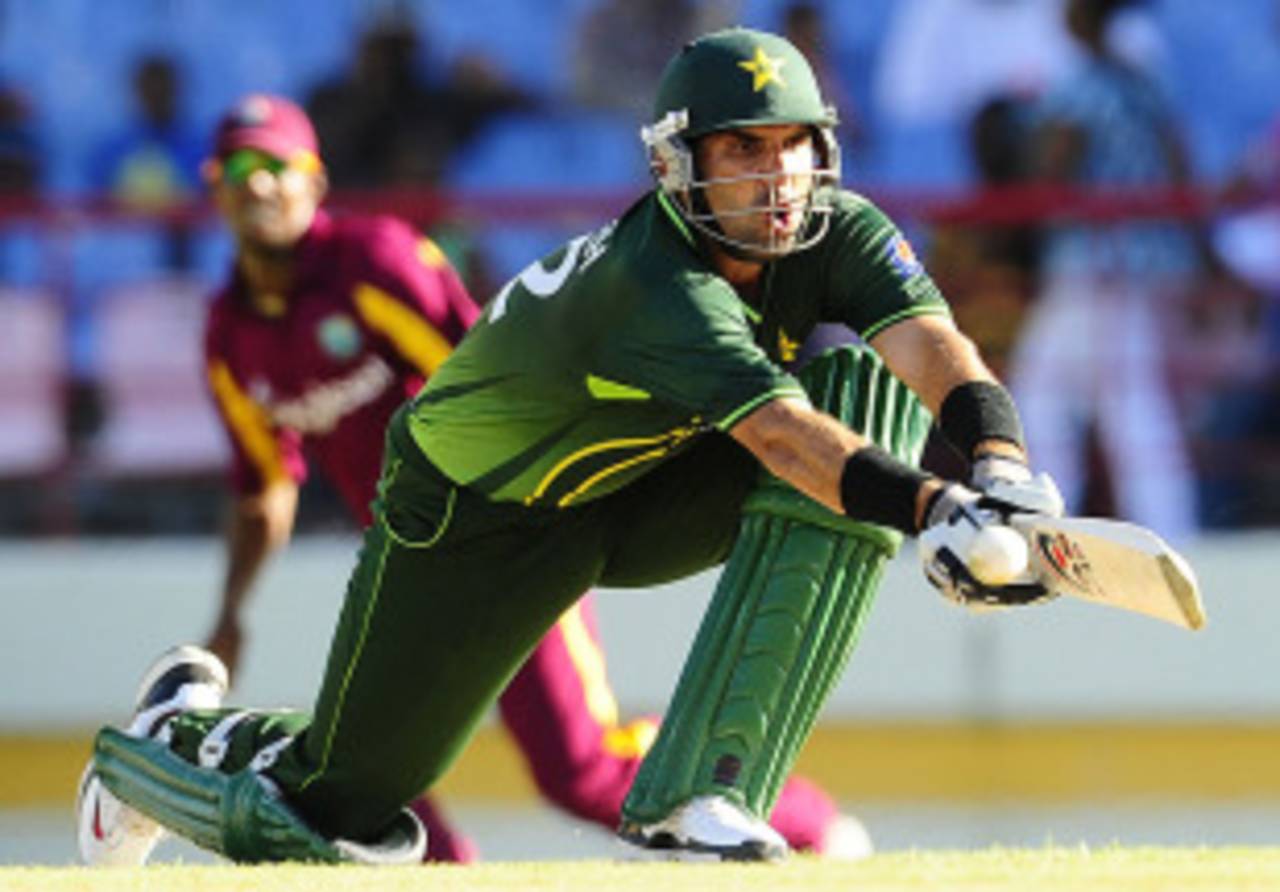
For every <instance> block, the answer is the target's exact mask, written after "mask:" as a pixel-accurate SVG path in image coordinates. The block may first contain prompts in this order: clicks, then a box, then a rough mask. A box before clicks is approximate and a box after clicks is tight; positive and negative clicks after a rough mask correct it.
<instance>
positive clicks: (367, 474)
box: [80, 95, 861, 863]
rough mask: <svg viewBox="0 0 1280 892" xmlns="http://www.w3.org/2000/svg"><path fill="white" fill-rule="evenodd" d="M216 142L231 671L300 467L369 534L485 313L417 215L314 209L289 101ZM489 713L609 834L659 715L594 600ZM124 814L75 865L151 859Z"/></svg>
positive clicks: (465, 856) (851, 831)
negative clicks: (635, 690) (223, 235)
mask: <svg viewBox="0 0 1280 892" xmlns="http://www.w3.org/2000/svg"><path fill="white" fill-rule="evenodd" d="M213 148H214V151H213V156H212V157H211V159H210V160H209V162H208V163H207V164H206V165H205V170H204V175H205V179H206V182H207V185H208V187H209V189H210V191H211V193H212V196H213V198H214V201H215V203H216V205H217V208H218V211H219V214H220V215H221V217H222V218H223V220H224V221H225V222H226V224H227V226H228V227H229V228H230V229H231V231H232V233H233V234H234V236H235V240H236V245H237V253H236V259H235V266H234V269H233V271H232V275H231V278H230V280H229V281H228V282H227V283H226V284H225V285H224V286H223V287H222V288H221V289H220V290H219V292H218V293H217V295H216V296H215V299H214V300H213V302H212V304H211V308H210V314H209V319H208V325H207V331H206V344H205V365H206V368H207V371H208V381H209V387H210V390H211V392H212V394H213V397H214V402H215V404H216V406H217V409H218V414H219V417H220V419H221V420H222V423H223V426H224V428H225V429H226V431H227V434H228V436H229V439H230V442H231V445H232V455H233V458H232V467H231V475H230V476H231V484H232V489H233V491H234V493H235V502H234V505H233V510H232V513H231V518H230V528H229V531H228V535H227V564H226V573H225V578H224V582H223V588H222V604H221V609H220V615H219V618H218V620H217V622H216V623H215V627H214V629H213V631H212V634H211V635H210V638H209V644H208V647H209V650H210V651H211V652H212V653H213V654H214V655H216V656H217V657H220V658H221V659H222V660H223V662H224V663H225V664H226V666H228V667H229V668H230V670H231V671H232V672H234V670H235V667H236V666H237V665H238V662H239V656H240V651H241V643H242V640H243V631H242V628H241V613H242V610H243V606H244V603H245V600H246V598H247V596H248V594H249V592H250V589H251V587H252V585H253V582H254V581H255V579H256V578H257V575H258V571H259V569H260V568H261V566H262V564H263V562H264V561H265V559H266V558H267V557H268V555H269V554H270V553H271V552H274V551H275V550H277V549H278V548H280V547H281V546H283V545H284V544H285V543H286V542H287V540H288V538H289V535H290V532H291V530H292V528H293V522H294V516H295V512H296V508H297V503H298V492H299V487H300V485H301V484H302V483H303V481H304V480H305V478H306V475H307V472H308V470H309V468H315V469H318V470H319V471H320V472H321V473H323V474H324V475H325V476H326V477H327V478H328V479H329V480H330V481H331V482H332V483H333V485H334V487H335V489H336V490H337V492H338V493H339V494H340V495H341V496H342V498H343V500H344V502H345V504H346V506H347V508H348V510H349V511H350V514H351V516H352V517H353V518H354V519H355V520H356V521H358V522H359V524H360V525H361V527H362V528H363V527H365V526H368V525H369V524H370V523H371V522H372V521H373V515H372V512H371V507H370V506H371V504H372V502H373V500H374V498H375V496H376V488H377V482H378V474H379V470H380V468H381V458H382V443H383V436H384V434H385V431H386V428H387V423H388V420H389V419H390V418H391V415H392V414H393V412H394V411H395V410H396V409H397V408H398V407H399V406H400V405H401V403H403V402H404V400H405V399H407V398H408V397H410V396H412V395H413V394H414V393H416V392H417V390H418V389H419V388H420V386H421V384H422V382H423V381H424V380H426V379H428V378H429V377H430V376H431V375H432V373H433V372H435V370H436V369H437V368H438V367H439V366H440V364H441V363H442V362H443V361H444V359H445V357H447V356H448V355H449V353H450V351H452V349H453V345H454V344H455V343H457V341H458V340H459V339H460V338H461V337H462V335H463V333H464V332H465V331H466V330H467V329H468V328H469V327H470V326H471V324H472V323H473V322H474V321H475V319H476V316H477V315H478V313H479V310H478V309H477V308H476V306H475V304H474V303H473V302H472V300H471V298H470V297H469V296H468V294H467V292H466V290H465V289H464V287H463V285H462V283H461V282H460V281H459V279H458V276H457V275H456V274H455V273H454V271H453V269H452V268H451V267H450V265H449V264H448V262H447V261H446V259H445V258H444V256H443V255H442V254H441V252H440V251H439V249H438V248H437V247H436V245H435V244H434V243H433V242H431V241H430V240H429V239H426V238H423V237H421V236H419V235H418V234H417V233H416V232H414V231H413V230H412V229H411V228H410V227H409V226H407V225H405V224H404V223H402V222H400V221H399V220H396V219H394V218H390V217H383V216H374V217H369V216H357V215H349V214H348V215H332V214H329V213H327V212H326V211H324V210H323V209H322V208H321V202H322V199H323V197H324V194H325V177H324V168H323V165H322V163H321V159H320V155H319V148H318V145H317V141H316V136H315V132H314V130H313V128H312V125H311V122H310V121H309V120H308V118H307V116H306V113H305V112H303V111H302V109H300V108H299V107H298V106H297V105H295V104H294V103H292V102H290V101H289V100H287V99H284V98H281V97H278V96H268V95H251V96H248V97H246V98H244V99H242V100H241V101H240V102H239V103H237V104H236V105H235V106H234V107H233V108H232V109H231V110H230V112H229V113H228V114H227V115H226V116H225V117H224V118H223V120H222V121H221V123H220V124H219V126H218V128H217V130H216V132H215V134H214V147H213ZM219 677H221V672H219ZM412 677H413V678H415V679H416V678H418V677H419V676H418V675H416V674H415V675H414V676H412ZM414 683H415V684H416V683H418V682H416V681H415V682H414ZM380 696H381V697H384V698H390V699H394V697H395V696H396V695H394V694H392V693H390V692H388V693H384V694H382V695H380ZM498 706H499V712H500V715H501V718H502V720H503V723H504V724H505V725H506V727H507V729H508V730H509V731H510V732H511V734H512V736H513V737H514V739H515V741H516V743H517V745H518V747H519V749H520V751H521V753H522V755H523V757H524V759H525V761H526V763H527V764H528V766H529V770H530V772H531V773H532V775H533V777H534V780H535V783H536V784H537V786H538V789H539V790H540V791H541V792H542V794H543V795H544V796H546V798H547V799H549V800H550V801H551V802H552V803H554V804H556V805H557V806H558V807H560V808H562V809H564V810H565V811H567V812H569V813H570V814H572V815H575V816H577V817H580V818H583V819H585V820H589V821H594V822H596V823H599V824H603V825H604V826H606V827H608V828H609V829H613V828H614V827H616V826H617V823H618V817H619V810H620V808H621V805H622V800H623V797H624V796H625V795H626V792H627V789H628V788H629V787H630V784H631V780H632V778H633V777H634V775H635V773H636V771H637V770H638V768H639V764H640V759H641V756H642V755H643V753H644V750H645V748H646V747H647V746H648V744H649V743H650V742H651V741H652V740H653V736H654V733H655V729H656V723H655V722H653V721H651V720H648V719H642V720H638V721H636V722H634V723H632V724H629V725H620V724H619V720H618V707H617V702H616V700H615V699H614V696H613V692H612V690H611V688H610V685H609V681H608V678H607V677H606V675H605V661H604V655H603V653H602V652H601V650H600V642H599V638H598V635H597V633H596V628H595V618H594V611H593V610H592V607H591V596H590V595H588V596H586V597H584V598H583V599H582V600H581V601H579V602H578V603H576V604H574V605H572V606H570V607H569V608H568V609H567V610H566V611H565V612H564V613H563V615H561V616H560V617H559V618H558V619H557V620H556V622H555V624H554V625H553V626H552V627H551V629H550V630H549V631H548V632H547V634H546V636H545V637H544V638H543V640H542V642H541V643H540V644H539V645H538V646H537V648H535V650H534V651H533V653H532V654H531V655H530V657H529V659H528V660H527V661H526V662H525V663H524V665H523V667H522V668H521V669H520V670H519V672H518V673H517V674H516V676H515V678H514V679H513V680H512V681H511V683H510V684H509V685H508V686H507V688H506V691H505V693H503V695H502V696H501V698H500V699H499V702H498ZM85 792H86V794H87V795H88V800H90V801H89V802H86V804H85V808H84V811H85V813H86V815H90V811H91V810H90V808H89V805H90V804H91V803H96V802H97V800H98V799H101V798H105V797H107V796H109V795H110V794H108V793H105V792H103V791H101V790H100V788H99V787H98V785H97V784H96V783H94V782H92V781H87V787H86V791H85ZM783 799H784V802H783V805H782V807H781V808H780V809H779V810H778V811H777V812H775V822H776V825H777V827H778V829H779V831H780V832H781V833H783V835H784V836H786V837H787V839H788V840H789V841H790V842H791V843H792V844H793V845H796V846H798V847H800V848H802V849H804V850H807V851H817V852H824V851H829V852H830V853H831V854H838V851H837V850H838V849H839V848H840V847H841V846H842V845H844V846H847V845H849V844H850V842H851V841H853V842H856V840H857V838H858V836H857V835H858V833H859V832H861V827H860V825H858V824H857V822H856V819H853V818H852V817H850V816H842V815H840V814H839V812H838V811H837V809H836V807H835V805H834V803H833V802H832V801H831V799H830V797H829V796H827V795H826V794H825V793H824V792H823V791H822V790H820V789H818V788H817V787H816V786H815V785H813V784H812V783H810V782H808V781H806V780H803V779H799V778H797V779H795V780H794V781H793V782H792V783H791V784H790V785H789V787H788V790H787V792H786V793H785V794H784V796H783ZM98 807H99V806H98V805H94V808H98ZM413 810H414V812H415V813H416V814H417V815H418V817H419V818H421V819H422V820H423V822H424V823H425V824H426V825H427V828H428V830H429V834H428V840H429V842H428V859H429V860H439V861H467V860H471V858H472V857H473V852H474V848H473V846H472V845H471V843H470V841H469V840H467V838H466V837H465V836H463V835H462V834H460V833H459V832H458V831H456V830H454V829H453V828H452V827H451V826H450V825H449V824H448V823H447V822H446V821H445V820H444V818H443V816H442V815H441V813H440V810H439V809H438V808H437V807H436V806H434V805H433V803H432V802H431V799H430V797H420V798H418V799H415V800H414V802H413ZM119 823H120V824H121V826H124V825H125V824H128V825H130V826H133V825H135V824H136V825H137V827H138V829H137V830H136V831H135V832H128V833H126V832H120V833H116V834H114V835H112V834H109V833H106V832H105V831H104V832H102V833H96V832H95V828H98V829H99V830H102V828H103V826H104V825H103V824H102V822H101V821H100V820H99V821H97V822H95V821H94V820H92V815H90V818H89V820H88V821H87V823H86V824H85V825H84V826H82V827H81V832H80V848H81V853H82V855H83V856H84V858H85V860H86V861H88V862H89V863H101V862H103V861H111V862H121V861H123V862H126V863H128V862H131V863H142V862H143V861H145V859H146V856H147V854H149V852H150V851H151V848H152V847H153V846H154V845H155V843H156V842H157V841H158V840H159V838H160V835H161V830H160V827H159V825H157V824H155V823H154V822H152V821H149V820H146V819H144V818H142V817H141V816H138V819H137V820H136V821H134V820H132V819H130V820H129V821H124V820H122V821H121V822H119Z"/></svg>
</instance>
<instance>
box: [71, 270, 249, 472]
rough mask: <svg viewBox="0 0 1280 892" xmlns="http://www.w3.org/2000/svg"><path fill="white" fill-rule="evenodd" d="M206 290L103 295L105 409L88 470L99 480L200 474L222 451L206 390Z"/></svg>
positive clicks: (194, 286)
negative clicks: (98, 477) (104, 478)
mask: <svg viewBox="0 0 1280 892" xmlns="http://www.w3.org/2000/svg"><path fill="white" fill-rule="evenodd" d="M206 293H207V288H206V286H205V285H204V284H203V283H201V282H198V281H194V280H191V279H182V278H166V279H152V280H150V281H140V282H132V283H129V284H127V285H121V286H118V287H116V288H114V289H112V290H111V291H109V292H107V293H104V294H103V296H102V299H101V305H100V307H101V312H100V313H99V342H98V372H99V380H100V382H101V384H102V387H103V390H104V395H105V399H106V404H107V418H106V422H105V424H104V427H103V429H102V431H101V433H100V435H99V436H98V437H97V439H96V440H95V441H94V443H93V448H92V451H91V454H90V456H89V461H88V470H89V471H90V472H91V473H94V474H99V475H103V476H113V475H119V476H129V477H138V476H148V475H165V474H180V473H200V472H207V471H212V470H216V469H217V468H220V467H222V466H223V465H224V464H225V462H226V459H227V454H228V452H227V445H226V442H225V439H224V435H223V433H222V431H221V429H220V426H219V424H218V420H217V417H216V415H215V412H214V409H213V405H212V403H211V402H210V399H209V397H208V394H207V392H206V390H205V383H204V370H203V356H204V353H203V341H202V338H203V330H204V316H205V310H206V303H205V296H206Z"/></svg>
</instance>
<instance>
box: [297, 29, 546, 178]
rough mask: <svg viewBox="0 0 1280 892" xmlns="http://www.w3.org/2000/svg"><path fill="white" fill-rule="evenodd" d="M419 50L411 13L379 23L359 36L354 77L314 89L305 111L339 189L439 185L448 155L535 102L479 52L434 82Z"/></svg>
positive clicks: (352, 75)
mask: <svg viewBox="0 0 1280 892" xmlns="http://www.w3.org/2000/svg"><path fill="white" fill-rule="evenodd" d="M421 50H422V39H421V37H420V35H419V33H418V31H417V30H416V29H415V28H414V27H413V25H412V23H411V22H410V21H409V20H408V19H405V18H395V19H391V20H387V21H384V22H381V23H379V24H377V25H375V26H374V27H372V28H371V29H370V30H369V31H367V32H366V33H365V34H364V35H363V37H361V39H360V44H359V48H358V51H357V55H356V63H355V67H354V69H353V70H352V72H351V73H350V75H348V76H345V77H339V78H336V79H334V80H331V81H328V82H326V83H323V84H321V85H320V86H318V87H317V88H315V89H314V90H313V91H312V92H311V95H310V97H309V98H308V100H307V110H308V112H309V114H310V115H311V118H312V120H314V121H315V124H316V130H317V131H318V132H319V135H320V143H321V145H322V146H323V147H324V152H325V157H326V158H328V159H329V166H328V170H329V175H330V178H331V182H332V184H333V185H334V186H335V187H336V188H338V189H351V188H375V187H378V186H386V185H392V184H405V183H417V184H434V183H437V182H438V181H439V179H440V177H441V174H442V172H443V171H444V169H445V167H446V166H447V163H448V160H449V158H450V156H452V155H453V153H454V152H456V151H457V150H458V148H459V147H460V146H462V145H463V144H465V143H466V142H467V140H469V139H470V138H471V137H472V136H474V135H475V134H476V133H477V132H478V131H479V130H480V128H481V127H483V126H484V124H485V123H486V122H487V121H488V120H489V119H490V118H492V117H493V116H495V115H499V114H502V113H504V112H507V111H513V110H516V109H519V108H525V107H528V106H530V105H531V104H532V100H531V99H530V97H528V96H526V95H525V94H524V93H522V92H521V91H520V90H518V89H516V88H515V87H514V86H512V85H511V84H510V83H508V81H507V80H506V78H505V77H504V76H503V75H502V73H501V72H500V71H499V70H498V68H497V67H496V66H494V65H493V63H492V62H490V61H489V60H488V59H486V58H484V57H483V56H481V55H479V54H475V53H471V54H464V55H462V56H460V57H459V58H458V59H457V60H456V61H455V62H454V63H453V65H452V66H451V67H450V69H449V71H448V72H447V74H446V77H445V79H444V82H443V83H442V84H433V83H431V82H429V81H428V80H427V79H426V78H424V77H423V76H422V75H421V74H420V73H419V57H420V56H421V55H422V52H421Z"/></svg>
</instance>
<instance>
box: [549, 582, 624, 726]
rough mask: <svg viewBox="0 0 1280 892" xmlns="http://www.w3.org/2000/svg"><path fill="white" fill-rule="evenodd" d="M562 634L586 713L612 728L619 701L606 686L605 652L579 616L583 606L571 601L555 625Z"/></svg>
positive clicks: (615, 723) (597, 722)
mask: <svg viewBox="0 0 1280 892" xmlns="http://www.w3.org/2000/svg"><path fill="white" fill-rule="evenodd" d="M556 625H557V626H558V627H559V629H560V634H561V635H563V636H564V645H565V648H566V649H568V651H569V660H570V662H572V663H573V668H574V669H576V670H577V672H578V680H579V681H581V682H582V694H583V696H584V697H585V698H586V701H587V712H589V713H591V717H592V718H593V719H595V720H596V724H598V725H600V726H601V727H603V728H606V729H611V728H615V727H616V726H617V724H618V701H617V700H616V699H614V696H613V691H612V690H610V688H609V678H608V676H607V675H606V674H605V667H604V654H603V653H602V652H601V650H600V646H599V645H598V644H597V643H596V640H595V638H594V637H593V636H592V634H591V632H590V631H589V630H588V629H587V624H586V622H585V621H584V620H583V618H582V609H581V608H580V607H579V606H578V605H577V604H574V605H573V606H572V607H570V608H569V609H568V610H566V611H565V612H564V615H563V616H561V617H560V621H559V622H558V623H557V624H556Z"/></svg>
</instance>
